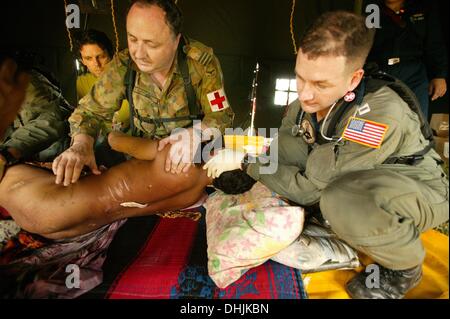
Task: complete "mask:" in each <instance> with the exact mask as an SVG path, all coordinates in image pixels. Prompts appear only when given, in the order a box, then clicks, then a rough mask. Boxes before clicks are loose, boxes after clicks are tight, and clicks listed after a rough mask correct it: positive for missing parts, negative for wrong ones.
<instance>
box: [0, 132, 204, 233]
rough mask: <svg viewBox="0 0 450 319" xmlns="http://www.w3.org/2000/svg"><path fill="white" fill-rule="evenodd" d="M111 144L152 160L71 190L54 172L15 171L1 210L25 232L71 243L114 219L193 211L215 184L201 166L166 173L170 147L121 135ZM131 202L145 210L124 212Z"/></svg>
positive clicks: (1, 194)
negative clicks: (160, 148) (69, 239)
mask: <svg viewBox="0 0 450 319" xmlns="http://www.w3.org/2000/svg"><path fill="white" fill-rule="evenodd" d="M110 140H111V143H112V146H113V147H114V148H116V149H121V150H125V149H126V150H127V152H128V153H129V154H131V155H133V156H139V157H141V158H142V157H148V158H153V160H150V161H143V160H137V159H132V160H129V161H126V162H124V163H121V164H119V165H117V166H114V167H112V168H110V169H109V170H107V171H106V172H104V173H103V174H101V175H89V176H85V177H83V178H81V179H80V180H79V181H78V182H77V183H75V184H72V185H70V186H68V187H64V186H61V185H56V184H55V183H54V177H53V175H52V173H51V172H48V171H45V170H42V169H40V168H36V167H32V166H29V165H16V166H12V167H9V168H8V169H7V171H6V174H5V176H4V178H3V180H2V182H1V183H0V206H3V207H5V208H6V209H7V210H8V211H9V212H10V214H11V216H12V217H13V219H14V220H15V221H16V222H17V224H18V225H19V226H21V227H22V228H23V229H25V230H28V231H30V232H33V233H38V234H41V235H43V236H45V237H48V238H67V237H73V236H77V235H80V234H84V233H87V232H89V231H92V230H94V229H97V228H99V227H101V226H103V225H106V224H109V223H111V222H113V221H115V220H119V219H123V218H128V217H133V216H142V215H148V214H153V213H157V212H161V211H167V210H175V209H181V208H184V207H187V206H190V205H192V204H194V203H195V202H196V201H197V200H198V199H199V198H200V197H201V196H202V194H203V190H204V187H205V186H206V185H208V184H210V183H211V180H210V179H209V178H208V177H207V176H206V174H205V171H204V170H202V169H201V168H198V167H191V168H190V169H189V171H188V172H187V173H185V174H180V175H174V174H171V173H167V172H165V170H164V163H165V157H166V154H167V152H168V151H169V148H165V149H164V150H163V151H161V152H156V151H155V153H152V150H154V149H155V145H156V141H152V140H149V139H135V138H132V137H125V136H119V135H117V134H113V135H111V136H110ZM122 142H127V143H122ZM154 154H156V156H154ZM127 202H134V203H139V204H141V205H143V206H145V207H144V208H127V207H124V206H123V204H124V203H127Z"/></svg>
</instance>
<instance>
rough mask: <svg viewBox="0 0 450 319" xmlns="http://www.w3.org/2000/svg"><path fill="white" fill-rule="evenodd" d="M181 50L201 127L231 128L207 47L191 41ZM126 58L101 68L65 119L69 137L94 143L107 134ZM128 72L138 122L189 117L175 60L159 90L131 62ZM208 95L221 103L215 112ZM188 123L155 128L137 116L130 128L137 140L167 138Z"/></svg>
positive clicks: (215, 61) (213, 58) (230, 114)
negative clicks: (81, 136) (139, 135)
mask: <svg viewBox="0 0 450 319" xmlns="http://www.w3.org/2000/svg"><path fill="white" fill-rule="evenodd" d="M183 50H184V52H185V53H186V55H187V65H188V69H189V74H190V78H191V83H192V86H193V88H194V91H195V93H196V98H197V101H198V102H199V105H200V106H201V108H202V110H203V112H204V114H205V117H204V118H203V120H202V123H204V124H205V125H207V126H208V127H215V128H218V129H219V130H220V131H221V132H222V133H223V132H224V130H225V128H227V127H231V125H232V122H233V118H234V112H233V111H232V109H231V107H229V104H228V101H227V98H226V96H224V95H223V94H220V92H224V91H223V85H224V84H223V76H222V70H221V68H220V64H219V60H218V59H217V58H216V56H215V55H214V54H213V51H212V49H211V48H209V47H206V46H205V45H203V44H201V43H200V42H198V41H195V40H192V39H191V40H189V43H188V44H186V45H185V46H184V47H183ZM130 59H131V58H130V55H129V53H128V49H125V50H123V51H122V52H120V53H119V54H117V55H116V56H115V57H114V58H113V60H112V61H111V62H110V63H109V64H108V65H107V66H106V69H105V71H104V72H103V74H102V75H101V76H100V77H99V79H98V81H97V83H96V84H95V85H94V87H93V88H92V90H91V91H90V93H89V94H88V95H86V96H85V97H84V98H82V99H81V100H80V102H79V106H78V107H77V108H76V110H75V111H74V112H73V114H72V116H71V117H70V118H69V122H70V125H71V135H72V136H73V135H76V134H78V133H84V134H88V135H90V136H92V137H94V138H96V137H97V136H98V135H99V132H100V131H102V132H106V133H107V132H109V131H110V130H111V126H112V119H113V115H114V112H115V111H117V110H119V108H120V104H121V101H122V100H123V99H126V85H125V74H126V72H127V67H128V64H129V61H130ZM131 67H133V68H134V69H135V70H136V71H137V74H136V80H135V85H134V89H133V93H132V95H133V101H134V106H135V112H136V113H137V114H138V115H139V116H140V117H146V118H174V117H184V116H186V115H189V107H188V103H187V96H186V93H185V87H184V83H183V77H182V74H181V72H180V69H179V66H178V57H177V56H176V57H175V62H174V63H173V65H172V68H171V69H170V71H169V78H168V80H167V81H166V84H165V86H164V87H163V88H162V89H160V88H159V87H158V86H157V85H156V83H155V82H154V81H153V80H152V77H151V75H150V74H146V73H143V72H140V71H139V70H138V69H137V67H136V66H135V65H134V63H132V64H131ZM214 93H217V94H218V97H219V98H221V100H218V101H221V102H223V103H222V104H221V105H220V107H221V108H220V109H217V108H216V105H215V104H211V103H214V100H213V99H212V98H211V94H213V96H214ZM225 101H226V103H225ZM191 123H192V121H191V120H183V121H176V122H175V121H174V122H164V123H156V124H155V123H154V122H152V121H149V122H147V121H140V120H139V118H138V117H137V116H135V118H134V124H135V126H136V128H138V129H139V130H140V132H141V133H142V135H143V136H146V137H152V138H153V137H156V138H162V137H165V136H168V135H169V134H170V132H171V131H172V130H174V129H175V128H177V127H187V126H189V125H191Z"/></svg>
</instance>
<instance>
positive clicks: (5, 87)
mask: <svg viewBox="0 0 450 319" xmlns="http://www.w3.org/2000/svg"><path fill="white" fill-rule="evenodd" d="M29 80H30V76H29V75H28V74H27V73H25V72H18V71H17V64H16V62H14V60H12V59H11V58H9V57H6V56H3V54H0V139H2V138H3V135H4V134H5V131H6V129H7V128H8V127H9V125H10V124H11V123H12V122H13V121H14V118H15V117H16V115H17V113H18V112H19V109H20V107H21V106H22V103H23V100H24V99H25V94H26V92H25V91H26V88H27V86H28V82H29Z"/></svg>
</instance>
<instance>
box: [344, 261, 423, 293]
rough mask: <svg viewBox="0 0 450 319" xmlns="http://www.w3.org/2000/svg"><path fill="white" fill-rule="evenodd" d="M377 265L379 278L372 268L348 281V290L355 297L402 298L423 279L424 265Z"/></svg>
mask: <svg viewBox="0 0 450 319" xmlns="http://www.w3.org/2000/svg"><path fill="white" fill-rule="evenodd" d="M376 266H377V267H378V269H379V275H380V276H379V280H377V279H378V278H375V276H376V272H375V271H373V270H372V271H368V272H365V271H362V272H361V273H359V274H358V275H356V276H355V277H354V278H353V279H352V280H350V281H349V282H348V283H347V292H348V293H349V295H350V296H351V297H352V298H353V299H402V298H403V297H405V295H406V293H407V292H408V291H410V290H411V289H412V288H414V287H416V286H417V285H418V284H419V282H420V280H421V279H422V265H419V266H416V267H414V268H410V269H406V270H392V269H388V268H385V267H383V266H381V265H378V264H376ZM369 277H370V278H369ZM371 287H372V288H371Z"/></svg>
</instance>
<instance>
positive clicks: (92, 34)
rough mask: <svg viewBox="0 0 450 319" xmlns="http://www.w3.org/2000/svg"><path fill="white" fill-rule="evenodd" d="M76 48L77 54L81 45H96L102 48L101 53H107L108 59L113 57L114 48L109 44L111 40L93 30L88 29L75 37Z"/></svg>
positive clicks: (102, 33)
mask: <svg viewBox="0 0 450 319" xmlns="http://www.w3.org/2000/svg"><path fill="white" fill-rule="evenodd" d="M76 43H77V48H78V52H80V51H81V49H82V47H83V45H86V44H96V45H98V46H99V47H100V48H102V50H103V51H105V52H106V53H108V55H109V58H110V59H112V57H113V56H114V47H113V44H112V42H111V40H110V39H109V38H108V36H107V35H106V33H104V32H102V31H98V30H94V29H89V30H86V31H83V32H81V33H80V34H78V36H77V40H76Z"/></svg>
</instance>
